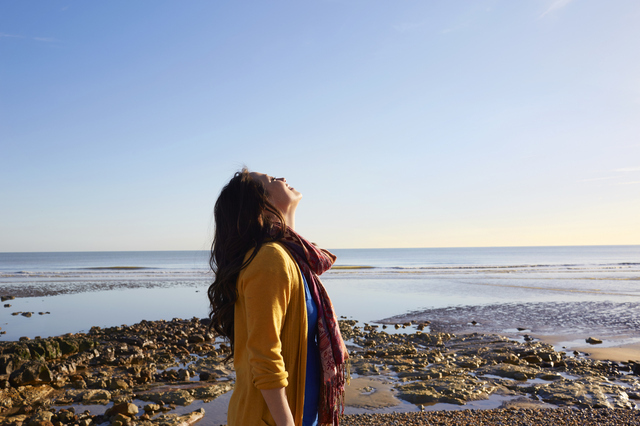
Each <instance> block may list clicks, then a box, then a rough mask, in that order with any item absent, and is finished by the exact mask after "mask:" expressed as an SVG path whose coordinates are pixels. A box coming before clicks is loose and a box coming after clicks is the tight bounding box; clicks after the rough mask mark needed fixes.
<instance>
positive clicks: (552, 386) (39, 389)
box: [0, 318, 640, 426]
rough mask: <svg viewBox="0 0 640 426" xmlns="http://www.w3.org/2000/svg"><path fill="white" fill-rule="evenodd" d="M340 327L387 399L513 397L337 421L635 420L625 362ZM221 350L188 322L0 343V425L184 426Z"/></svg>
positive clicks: (209, 392) (638, 386)
mask: <svg viewBox="0 0 640 426" xmlns="http://www.w3.org/2000/svg"><path fill="white" fill-rule="evenodd" d="M418 328H419V329H420V328H422V329H423V330H424V328H423V327H422V326H421V325H419V326H418ZM341 329H342V332H343V335H344V337H345V340H346V341H347V342H348V347H349V350H350V352H351V373H352V375H353V376H354V377H364V378H367V377H370V378H375V379H377V380H384V381H387V382H390V383H392V385H393V388H394V389H395V396H396V397H398V398H400V399H402V400H404V401H407V402H410V403H413V404H415V405H416V406H417V407H420V408H427V409H428V407H429V406H430V405H432V404H436V403H449V404H457V405H459V406H461V407H464V405H465V404H466V403H468V402H470V401H477V400H484V399H487V398H489V397H491V396H492V395H500V396H505V397H510V398H512V399H514V400H518V401H525V403H521V404H519V405H517V404H514V405H511V406H505V407H504V408H499V409H492V410H460V411H424V412H420V411H417V412H412V413H390V414H361V415H350V416H345V417H344V418H343V422H342V423H341V424H344V425H383V424H384V425H427V424H429V425H431V424H433V425H438V424H440V425H454V424H458V425H489V424H492V425H500V424H502V425H525V424H540V425H547V424H566V425H574V424H575V425H586V424H594V425H596V424H597V425H609V424H612V425H613V424H616V425H624V424H639V425H640V415H639V414H638V413H640V410H637V409H636V402H637V401H638V400H640V376H639V375H640V364H636V363H634V362H627V363H614V362H601V361H594V360H590V359H588V358H586V357H584V356H582V355H581V354H565V353H563V352H555V351H554V350H553V348H552V347H551V346H548V345H545V344H542V343H540V342H536V341H529V342H517V341H513V340H509V339H507V338H505V337H501V336H498V335H490V334H487V335H485V334H465V335H458V336H456V335H453V334H449V333H427V332H423V331H419V330H416V331H415V332H407V333H406V334H394V333H387V332H386V331H385V330H383V329H381V327H378V326H375V325H367V324H364V325H361V324H358V323H357V322H356V321H349V320H344V321H341ZM227 354H228V349H227V348H226V346H225V345H224V344H223V343H220V342H219V341H216V339H215V336H213V335H212V334H211V333H210V332H209V330H208V327H207V324H206V321H201V320H199V319H197V318H194V319H192V320H182V319H174V320H172V321H153V322H150V321H142V322H141V323H139V324H135V325H132V326H122V327H110V328H104V329H100V328H97V327H94V328H92V329H91V330H90V332H89V333H87V334H82V333H78V334H67V335H64V336H60V337H51V338H46V339H39V338H36V339H33V340H28V339H26V338H23V339H21V341H19V342H1V343H0V411H1V412H0V424H8V425H9V424H10V425H16V426H63V425H81V426H90V425H105V426H108V425H114V426H124V425H166V426H172V425H188V424H192V423H195V422H197V421H198V420H201V419H202V418H203V417H205V416H206V413H205V412H204V410H203V409H201V408H200V409H197V410H193V411H191V412H188V410H187V411H186V413H187V414H181V415H180V414H176V413H175V411H177V410H176V408H178V407H183V406H189V405H190V404H192V403H194V402H196V401H204V402H208V401H211V400H213V399H215V398H217V397H218V396H220V395H222V394H224V393H227V392H228V391H229V390H230V389H231V388H232V387H233V379H234V375H233V371H232V370H231V364H228V363H227V364H225V363H224V360H225V358H226V356H227ZM85 406H91V407H96V406H102V407H104V410H103V411H102V410H98V411H100V414H95V413H96V410H91V412H89V411H87V410H84V409H83V407H85ZM548 407H557V408H551V409H549V408H548ZM180 412H181V413H184V412H185V410H181V411H180Z"/></svg>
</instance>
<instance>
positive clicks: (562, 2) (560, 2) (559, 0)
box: [540, 0, 573, 18]
mask: <svg viewBox="0 0 640 426" xmlns="http://www.w3.org/2000/svg"><path fill="white" fill-rule="evenodd" d="M572 1H573V0H555V1H554V2H553V3H551V6H549V8H548V9H547V10H546V11H545V12H544V13H543V14H542V15H540V18H544V17H545V16H546V15H548V14H549V13H551V12H553V11H556V10H558V9H562V8H563V7H565V6H566V5H568V4H569V3H571V2H572Z"/></svg>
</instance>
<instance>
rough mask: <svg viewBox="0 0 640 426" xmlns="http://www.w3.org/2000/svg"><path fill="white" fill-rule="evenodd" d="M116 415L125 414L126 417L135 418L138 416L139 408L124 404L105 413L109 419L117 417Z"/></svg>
mask: <svg viewBox="0 0 640 426" xmlns="http://www.w3.org/2000/svg"><path fill="white" fill-rule="evenodd" d="M116 414H124V415H125V416H128V417H133V416H135V415H136V414H138V406H137V405H136V404H132V403H130V402H123V403H120V404H115V405H114V406H113V407H111V408H109V409H108V410H107V411H106V412H105V415H106V416H108V417H111V416H115V415H116Z"/></svg>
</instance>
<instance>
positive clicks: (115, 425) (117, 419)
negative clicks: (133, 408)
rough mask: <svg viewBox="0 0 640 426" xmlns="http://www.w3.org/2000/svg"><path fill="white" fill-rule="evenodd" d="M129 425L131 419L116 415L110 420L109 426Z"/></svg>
mask: <svg viewBox="0 0 640 426" xmlns="http://www.w3.org/2000/svg"><path fill="white" fill-rule="evenodd" d="M130 423H131V418H130V417H129V416H125V415H124V414H120V413H118V414H116V415H115V416H114V418H113V420H111V426H124V425H128V424H130Z"/></svg>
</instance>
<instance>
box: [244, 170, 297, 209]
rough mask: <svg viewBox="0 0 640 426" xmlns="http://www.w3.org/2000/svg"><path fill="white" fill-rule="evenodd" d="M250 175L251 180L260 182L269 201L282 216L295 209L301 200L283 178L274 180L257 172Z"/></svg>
mask: <svg viewBox="0 0 640 426" xmlns="http://www.w3.org/2000/svg"><path fill="white" fill-rule="evenodd" d="M250 175H251V177H252V178H253V179H256V180H259V181H260V182H262V184H263V185H264V187H265V189H266V190H267V194H268V196H269V201H270V202H271V204H273V205H274V206H276V207H277V208H278V210H280V212H281V213H283V214H286V213H287V212H288V211H290V210H291V209H295V208H296V206H297V205H298V203H299V202H300V199H301V198H302V194H300V193H299V192H298V191H296V189H295V188H292V187H290V186H289V185H288V184H287V180H286V179H285V178H275V177H273V176H269V175H265V174H264V173H257V172H251V173H250Z"/></svg>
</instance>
